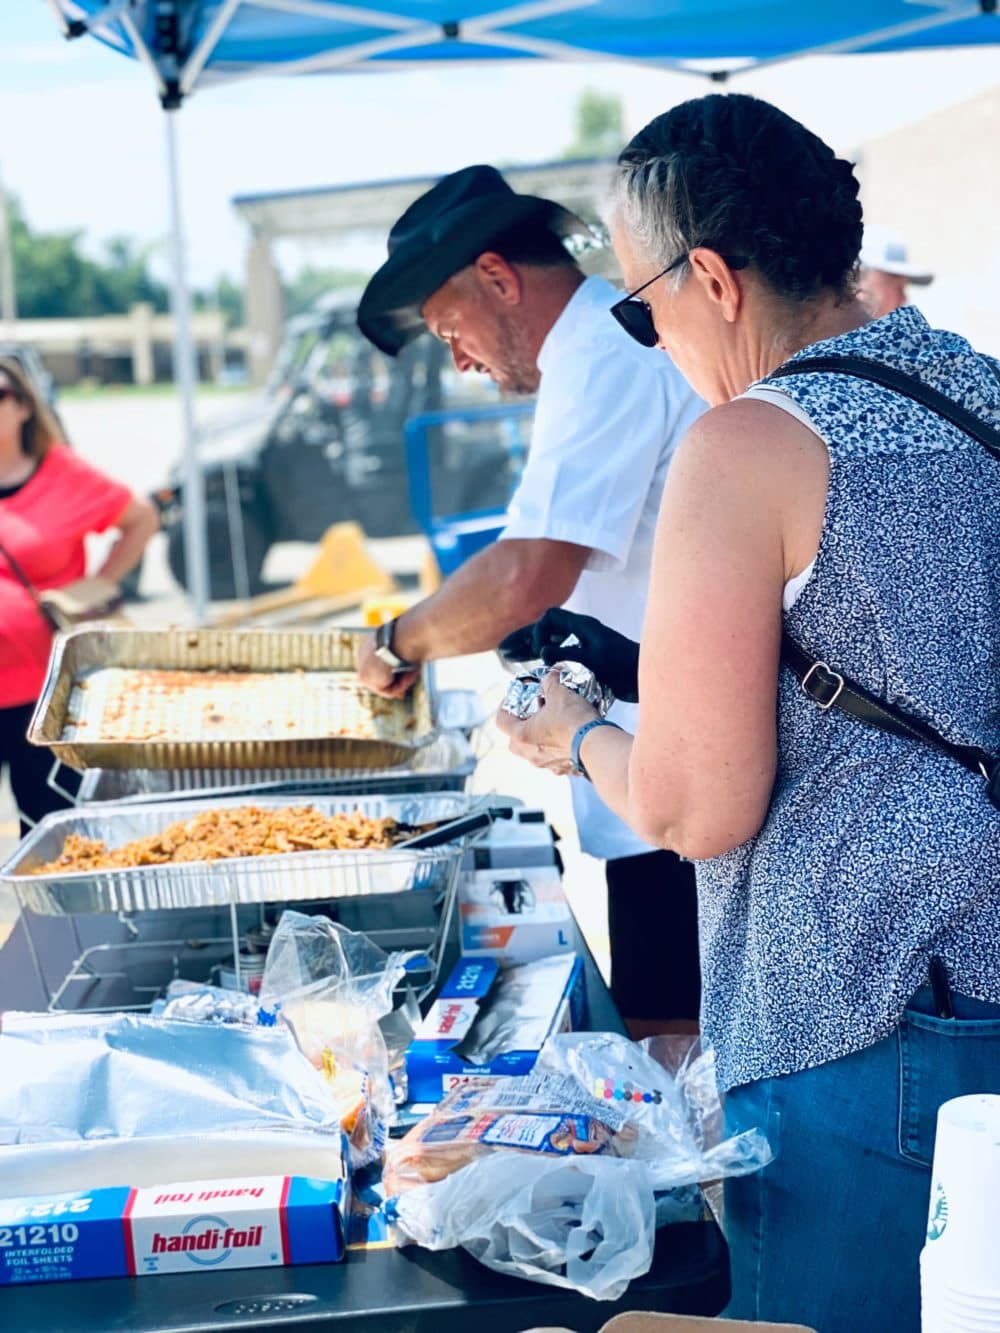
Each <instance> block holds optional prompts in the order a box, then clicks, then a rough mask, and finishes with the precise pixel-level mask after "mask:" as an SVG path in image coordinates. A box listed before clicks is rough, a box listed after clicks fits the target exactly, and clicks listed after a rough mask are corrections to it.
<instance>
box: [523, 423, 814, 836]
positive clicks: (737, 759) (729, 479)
mask: <svg viewBox="0 0 1000 1333" xmlns="http://www.w3.org/2000/svg"><path fill="white" fill-rule="evenodd" d="M827 477H828V463H827V457H826V451H825V448H824V446H823V445H822V443H821V442H820V441H819V440H818V439H817V437H816V436H814V435H813V434H812V432H811V431H809V430H808V429H807V428H806V427H804V426H802V425H801V424H800V423H798V422H796V421H795V420H794V419H793V418H791V417H790V416H788V414H786V413H784V412H782V411H780V410H779V409H776V408H773V407H770V406H768V405H766V404H762V403H757V402H752V401H746V400H739V401H736V402H733V403H729V404H726V405H725V406H724V407H720V408H717V409H715V410H714V411H712V412H710V413H707V414H706V415H705V416H704V417H702V418H701V419H700V420H699V421H698V422H697V423H696V424H695V426H694V427H693V428H692V430H691V431H690V432H689V434H688V436H687V437H686V438H685V440H684V442H683V443H682V445H681V446H680V448H679V450H678V452H677V455H676V457H675V459H674V461H673V463H672V465H671V470H670V474H669V478H668V481H667V486H666V489H665V491H664V497H663V504H662V507H661V510H660V518H659V524H658V530H657V538H656V544H655V548H654V553H653V565H652V574H651V581H650V591H649V601H648V604H647V611H646V621H645V625H644V628H643V635H642V650H641V653H640V659H639V697H640V700H641V703H640V717H639V728H638V734H637V736H636V738H635V740H634V742H633V741H631V740H630V738H629V737H627V736H624V735H622V734H621V733H618V732H616V731H614V730H613V729H612V728H605V727H599V728H595V729H594V730H593V731H591V732H590V733H589V734H588V736H587V737H586V739H585V740H584V742H583V747H582V750H581V758H582V760H583V762H584V764H585V766H586V768H587V771H588V773H589V774H590V775H591V777H592V778H593V780H594V785H595V786H596V788H597V790H598V792H599V793H600V795H601V796H602V798H603V799H604V800H605V801H606V802H607V803H608V804H609V805H610V806H611V808H612V809H613V810H615V812H616V813H617V814H619V815H620V816H621V817H622V818H623V819H624V820H625V821H626V822H627V823H628V824H629V825H631V827H632V828H634V829H635V830H636V832H637V833H639V834H640V835H641V836H642V837H644V838H645V839H646V840H647V841H649V842H651V843H653V844H655V845H657V846H661V847H670V848H672V849H673V850H675V851H678V852H681V853H682V854H684V855H686V856H691V857H698V858H700V857H708V856H716V855H719V854H720V853H721V852H724V851H728V850H729V849H730V848H732V847H736V846H738V845H739V844H740V843H741V842H744V841H745V840H746V839H747V838H749V837H752V836H753V834H755V833H756V832H758V831H759V829H760V827H761V825H762V823H763V821H764V818H765V815H766V813H767V807H768V802H769V799H770V793H771V788H772V786H773V782H774V772H775V763H776V744H777V736H776V706H775V705H776V695H777V676H778V655H779V649H780V640H781V595H782V590H783V586H784V583H785V581H786V579H787V578H789V577H791V576H792V575H793V574H795V573H798V572H799V571H800V570H801V569H803V568H805V566H806V565H808V563H809V561H810V560H811V559H813V558H814V556H815V553H816V547H817V545H818V542H819V535H820V532H821V530H822V522H823V510H824V505H825V497H826V486H827ZM567 694H568V692H567V691H563V690H562V689H561V687H559V686H558V685H557V683H556V682H555V680H554V678H550V680H549V681H548V682H547V683H546V706H545V707H544V708H543V709H542V710H541V711H540V713H539V714H538V715H537V716H536V718H534V719H532V720H531V721H530V722H529V723H522V724H518V723H513V722H512V723H511V724H503V729H504V730H506V731H508V732H509V733H512V734H513V733H515V732H517V735H518V740H517V745H516V747H515V748H516V749H517V752H520V753H525V755H526V757H531V758H533V762H536V763H537V762H539V758H541V756H543V755H544V756H546V758H547V761H548V762H547V766H549V767H555V759H556V756H557V754H559V753H561V754H562V755H565V754H566V753H567V749H566V747H567V746H568V742H569V740H571V739H572V735H573V732H574V731H575V730H576V727H577V726H579V725H581V723H582V722H584V721H586V720H587V718H588V717H592V716H593V715H594V714H593V710H588V708H587V705H584V704H583V703H582V701H581V700H579V698H576V697H572V698H570V699H567V698H566V697H564V696H566V695H567ZM519 728H521V729H523V730H518V729H519ZM567 738H568V739H567ZM530 749H534V751H535V752H536V754H537V756H538V757H535V756H534V755H531V754H529V753H528V751H529V750H530ZM543 762H544V760H543Z"/></svg>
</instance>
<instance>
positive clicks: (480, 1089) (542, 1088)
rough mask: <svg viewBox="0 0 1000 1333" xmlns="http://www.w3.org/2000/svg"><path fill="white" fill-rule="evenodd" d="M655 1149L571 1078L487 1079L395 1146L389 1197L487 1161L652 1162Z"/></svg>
mask: <svg viewBox="0 0 1000 1333" xmlns="http://www.w3.org/2000/svg"><path fill="white" fill-rule="evenodd" d="M655 1153H656V1145H655V1143H653V1141H652V1140H651V1139H650V1138H649V1137H648V1136H645V1135H644V1134H643V1133H642V1132H641V1131H638V1130H637V1129H636V1128H635V1127H634V1126H632V1125H630V1124H628V1123H627V1121H626V1118H625V1117H624V1116H623V1115H622V1114H621V1113H620V1112H619V1111H618V1110H617V1108H616V1107H614V1106H602V1105H601V1104H600V1103H598V1102H597V1101H596V1100H595V1099H594V1098H592V1097H589V1096H588V1095H587V1094H586V1093H585V1092H584V1091H583V1090H582V1089H580V1087H579V1086H578V1085H577V1084H576V1083H575V1081H574V1080H573V1079H572V1078H569V1077H566V1076H564V1075H558V1074H554V1075H548V1076H541V1077H540V1076H538V1075H536V1074H529V1075H527V1076H526V1077H524V1078H503V1077H482V1078H476V1079H474V1080H472V1081H471V1082H469V1083H465V1084H462V1085H461V1086H460V1087H457V1088H454V1089H453V1090H452V1091H451V1092H449V1093H448V1094H447V1096H446V1097H445V1098H444V1099H443V1100H442V1101H441V1102H439V1103H438V1105H437V1106H436V1107H435V1108H434V1110H433V1111H432V1112H431V1114H430V1115H429V1116H427V1118H426V1119H425V1120H421V1121H420V1122H419V1123H418V1124H416V1125H414V1126H413V1128H412V1129H411V1130H410V1131H409V1133H408V1134H407V1135H406V1136H405V1138H402V1139H400V1140H399V1141H398V1142H395V1143H391V1144H390V1145H389V1147H388V1150H387V1152H386V1160H385V1167H384V1170H383V1172H382V1179H383V1181H384V1183H385V1188H386V1193H387V1194H388V1195H396V1194H400V1193H403V1192H404V1191H405V1190H408V1189H412V1188H414V1187H415V1186H420V1185H425V1184H428V1183H431V1182H433V1181H437V1180H443V1179H444V1178H445V1177H446V1176H449V1175H451V1174H453V1173H454V1172H457V1171H461V1170H462V1169H463V1168H464V1167H466V1166H468V1165H469V1164H470V1163H471V1162H475V1161H479V1160H482V1159H483V1158H487V1157H494V1156H499V1157H502V1158H507V1159H509V1158H511V1157H512V1156H515V1155H523V1154H528V1155H530V1156H533V1157H536V1158H538V1157H591V1156H595V1157H596V1156H609V1157H633V1156H636V1157H645V1158H653V1157H654V1156H655Z"/></svg>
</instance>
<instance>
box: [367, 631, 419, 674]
mask: <svg viewBox="0 0 1000 1333" xmlns="http://www.w3.org/2000/svg"><path fill="white" fill-rule="evenodd" d="M398 620H399V616H396V617H395V618H394V619H392V620H386V621H383V622H382V624H381V625H379V627H378V629H376V631H375V656H376V657H377V658H378V659H379V661H380V662H384V663H385V665H386V666H387V667H388V668H389V670H390V671H392V672H393V674H394V675H397V676H398V675H399V674H400V672H402V671H413V670H415V669H416V666H417V663H416V662H407V661H406V659H405V658H403V657H400V656H399V654H398V653H397V652H395V650H394V649H393V646H392V636H393V632H394V631H395V628H396V621H398Z"/></svg>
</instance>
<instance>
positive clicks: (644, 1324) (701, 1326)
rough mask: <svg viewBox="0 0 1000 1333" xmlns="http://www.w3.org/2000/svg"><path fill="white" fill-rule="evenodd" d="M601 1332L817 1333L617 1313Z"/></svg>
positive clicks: (535, 1332)
mask: <svg viewBox="0 0 1000 1333" xmlns="http://www.w3.org/2000/svg"><path fill="white" fill-rule="evenodd" d="M524 1333H574V1331H573V1329H571V1328H550V1327H546V1328H528V1329H525V1330H524ZM598 1333H816V1330H815V1329H812V1328H806V1326H805V1325H804V1324H768V1323H764V1324H761V1323H758V1322H756V1321H755V1320H754V1321H750V1322H748V1321H747V1320H745V1319H702V1318H699V1316H698V1315H685V1314H645V1313H639V1312H637V1313H635V1314H617V1315H615V1317H614V1319H609V1320H608V1322H607V1323H606V1324H602V1325H601V1327H600V1328H599V1329H598Z"/></svg>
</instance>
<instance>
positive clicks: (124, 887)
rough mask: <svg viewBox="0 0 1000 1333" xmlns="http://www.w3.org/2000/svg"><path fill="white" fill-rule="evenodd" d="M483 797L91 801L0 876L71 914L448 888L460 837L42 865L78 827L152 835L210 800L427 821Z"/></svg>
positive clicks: (64, 814) (33, 841)
mask: <svg viewBox="0 0 1000 1333" xmlns="http://www.w3.org/2000/svg"><path fill="white" fill-rule="evenodd" d="M477 799H478V798H474V797H472V796H469V795H466V794H465V793H464V792H446V793H436V794H430V793H425V794H423V795H419V796H418V795H414V796H396V797H384V796H299V797H285V798H280V797H274V796H272V797H261V798H259V799H254V798H242V799H234V798H232V797H222V796H221V795H220V796H218V797H216V798H215V799H212V800H200V801H184V800H181V801H156V802H151V803H150V804H148V805H125V806H114V805H108V806H100V805H92V806H82V807H80V808H79V809H76V810H60V811H57V812H56V813H55V814H51V815H46V816H45V818H44V819H43V820H42V821H41V822H40V823H39V824H38V825H37V827H36V828H34V829H32V831H31V832H30V833H29V834H28V836H27V837H26V838H25V839H24V840H23V842H22V843H21V844H20V846H19V847H18V848H17V850H16V851H15V852H14V854H13V856H12V857H11V858H10V859H9V860H8V861H7V863H6V864H5V865H4V866H3V867H2V868H0V882H6V883H7V884H10V885H12V886H13V888H14V889H15V891H16V892H17V895H18V897H19V899H20V901H21V903H22V904H23V905H24V906H25V907H27V908H29V909H30V910H31V911H33V912H41V913H43V914H45V915H48V916H62V915H64V914H66V913H75V912H120V911H124V912H133V911H146V910H161V909H164V908H189V907H213V906H226V905H228V904H229V903H265V902H266V903H282V902H286V903H287V902H304V901H306V900H309V899H323V898H354V897H360V896H365V895H369V894H382V893H401V892H405V891H408V890H410V889H434V890H437V891H439V892H445V891H447V890H448V889H449V888H450V887H451V884H452V882H453V881H454V878H455V876H456V875H457V872H458V863H459V860H460V859H461V855H462V845H461V844H454V843H452V844H447V845H445V846H443V847H434V848H428V849H425V850H422V851H416V850H406V849H404V848H391V849H389V850H386V851H380V850H376V849H370V850H363V851H343V852H340V851H312V852H310V851H306V852H282V853H279V854H277V855H274V856H248V857H232V858H227V859H225V860H219V861H189V862H173V863H170V864H167V865H151V866H138V867H134V868H129V869H123V870H77V871H59V872H53V873H51V874H44V875H39V874H36V873H35V871H36V870H37V868H38V867H39V866H41V865H45V864H46V863H47V862H50V861H54V860H55V859H56V858H57V857H58V856H59V855H60V854H61V852H62V850H63V846H64V844H65V842H66V839H67V837H68V836H69V835H70V834H71V833H78V834H81V835H82V836H83V837H85V838H100V839H101V840H102V841H103V842H105V843H106V844H107V845H108V846H110V847H120V846H121V845H122V844H123V843H126V842H131V841H132V840H133V839H134V838H146V837H151V836H153V835H154V834H157V833H159V832H161V831H162V830H163V829H164V828H166V827H167V826H168V825H169V824H173V823H175V822H176V821H178V820H187V819H191V818H193V817H194V816H195V815H196V814H198V813H199V812H200V811H202V810H218V809H223V808H225V807H227V806H228V807H232V806H245V805H254V806H258V807H262V808H266V809H282V808H285V807H287V806H291V805H310V806H312V807H314V808H315V809H316V810H319V811H321V812H322V813H323V814H325V815H333V814H337V813H339V812H344V813H349V812H351V811H353V810H360V811H361V813H362V814H363V815H366V816H368V817H369V818H370V819H382V818H385V817H390V818H392V819H396V820H398V821H399V822H401V823H406V824H424V823H430V822H432V821H434V820H446V819H457V818H459V817H460V816H461V815H464V814H466V813H467V812H468V810H469V808H470V806H471V805H472V804H473V803H474V801H475V800H477Z"/></svg>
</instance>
